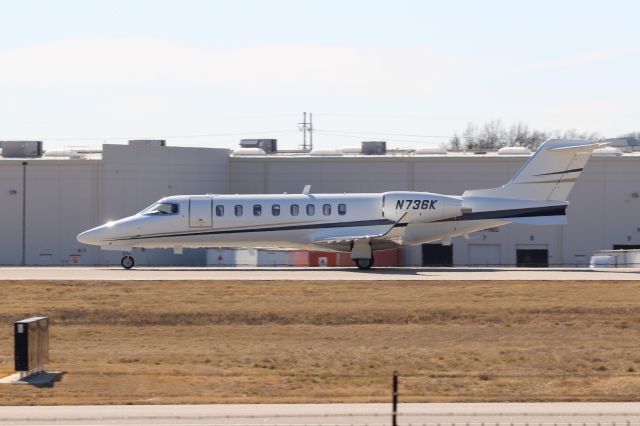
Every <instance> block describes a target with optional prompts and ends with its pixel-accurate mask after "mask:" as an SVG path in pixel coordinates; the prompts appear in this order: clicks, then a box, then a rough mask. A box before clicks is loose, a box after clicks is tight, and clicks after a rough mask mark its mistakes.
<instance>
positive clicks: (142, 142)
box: [129, 139, 167, 146]
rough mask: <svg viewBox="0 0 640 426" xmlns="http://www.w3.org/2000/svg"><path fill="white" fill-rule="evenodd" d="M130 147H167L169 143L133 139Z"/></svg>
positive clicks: (161, 140)
mask: <svg viewBox="0 0 640 426" xmlns="http://www.w3.org/2000/svg"><path fill="white" fill-rule="evenodd" d="M129 146H167V141H166V140H164V139H132V140H130V141H129Z"/></svg>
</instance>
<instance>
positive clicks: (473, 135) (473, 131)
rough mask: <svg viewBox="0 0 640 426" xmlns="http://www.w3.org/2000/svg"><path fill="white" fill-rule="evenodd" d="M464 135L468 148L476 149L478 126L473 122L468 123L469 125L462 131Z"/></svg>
mask: <svg viewBox="0 0 640 426" xmlns="http://www.w3.org/2000/svg"><path fill="white" fill-rule="evenodd" d="M462 137H463V138H464V142H465V145H466V147H467V149H468V150H474V149H475V148H476V145H477V139H478V128H477V127H476V125H475V124H473V123H467V127H466V128H465V129H464V132H462Z"/></svg>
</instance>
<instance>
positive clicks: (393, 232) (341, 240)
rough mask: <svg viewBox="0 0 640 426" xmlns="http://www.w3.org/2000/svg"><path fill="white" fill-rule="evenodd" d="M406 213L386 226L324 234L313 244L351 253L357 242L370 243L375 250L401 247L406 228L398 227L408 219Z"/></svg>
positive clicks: (356, 228)
mask: <svg viewBox="0 0 640 426" xmlns="http://www.w3.org/2000/svg"><path fill="white" fill-rule="evenodd" d="M406 216H407V213H405V214H404V215H403V216H402V217H401V218H400V220H398V221H397V222H390V223H388V224H384V225H376V226H366V227H354V228H347V229H343V230H338V231H334V232H332V233H331V234H323V235H321V236H318V237H317V238H315V239H314V240H313V244H315V245H318V246H320V247H322V248H324V249H328V250H332V251H350V250H351V247H352V246H353V243H354V242H355V241H360V240H364V241H368V242H370V244H371V248H372V249H373V250H386V249H392V248H398V247H400V246H401V243H400V240H401V238H402V235H404V231H405V230H406V227H404V226H402V227H398V225H399V224H403V223H404V221H405V219H406Z"/></svg>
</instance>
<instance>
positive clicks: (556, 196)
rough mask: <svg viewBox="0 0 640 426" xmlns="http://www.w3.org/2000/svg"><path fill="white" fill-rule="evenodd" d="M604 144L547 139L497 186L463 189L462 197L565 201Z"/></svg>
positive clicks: (588, 141)
mask: <svg viewBox="0 0 640 426" xmlns="http://www.w3.org/2000/svg"><path fill="white" fill-rule="evenodd" d="M604 145H606V143H602V142H595V141H590V140H567V139H549V140H547V141H546V142H545V143H543V144H542V145H541V146H540V148H539V149H538V150H537V151H536V153H535V154H534V155H533V156H532V157H531V158H530V159H529V161H527V162H526V163H525V164H524V166H522V167H521V168H520V170H518V172H517V173H516V174H515V175H514V176H513V178H511V180H510V181H509V182H507V183H506V184H505V185H503V186H501V187H500V188H492V189H474V190H469V191H465V193H464V194H463V197H471V196H473V197H491V198H510V199H518V200H539V201H565V200H566V199H567V197H568V196H569V192H571V189H572V188H573V185H574V184H575V183H576V180H577V179H578V177H579V176H580V173H582V169H583V168H584V166H585V164H587V161H588V160H589V157H590V156H591V153H592V152H593V150H595V149H597V148H600V147H602V146H604Z"/></svg>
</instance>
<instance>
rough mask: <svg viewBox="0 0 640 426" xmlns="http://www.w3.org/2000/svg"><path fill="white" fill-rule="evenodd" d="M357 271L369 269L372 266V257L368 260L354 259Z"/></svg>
mask: <svg viewBox="0 0 640 426" xmlns="http://www.w3.org/2000/svg"><path fill="white" fill-rule="evenodd" d="M355 262H356V265H357V266H358V268H359V269H370V268H371V267H372V266H373V256H371V258H370V259H355Z"/></svg>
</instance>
